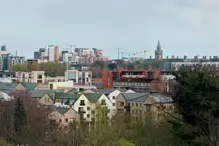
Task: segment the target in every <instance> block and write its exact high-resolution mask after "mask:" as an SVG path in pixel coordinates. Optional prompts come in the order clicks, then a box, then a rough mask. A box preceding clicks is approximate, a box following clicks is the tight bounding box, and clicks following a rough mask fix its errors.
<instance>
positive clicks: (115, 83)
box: [113, 82, 150, 88]
mask: <svg viewBox="0 0 219 146" xmlns="http://www.w3.org/2000/svg"><path fill="white" fill-rule="evenodd" d="M113 85H114V86H116V85H117V86H139V87H140V86H142V87H148V88H149V87H150V84H149V83H134V82H113Z"/></svg>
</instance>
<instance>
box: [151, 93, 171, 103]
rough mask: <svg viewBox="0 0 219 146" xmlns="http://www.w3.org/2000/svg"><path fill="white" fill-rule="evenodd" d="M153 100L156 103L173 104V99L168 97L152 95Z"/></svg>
mask: <svg viewBox="0 0 219 146" xmlns="http://www.w3.org/2000/svg"><path fill="white" fill-rule="evenodd" d="M151 98H152V99H153V100H154V102H155V103H160V104H164V103H173V99H172V98H171V97H167V96H165V95H161V94H158V93H151Z"/></svg>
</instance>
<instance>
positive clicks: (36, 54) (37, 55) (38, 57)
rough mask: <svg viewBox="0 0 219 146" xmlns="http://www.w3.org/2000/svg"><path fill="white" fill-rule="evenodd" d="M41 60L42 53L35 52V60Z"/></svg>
mask: <svg viewBox="0 0 219 146" xmlns="http://www.w3.org/2000/svg"><path fill="white" fill-rule="evenodd" d="M40 58H41V54H40V52H38V51H36V52H34V59H40Z"/></svg>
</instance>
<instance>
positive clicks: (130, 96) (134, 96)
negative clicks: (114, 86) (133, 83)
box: [122, 93, 149, 102]
mask: <svg viewBox="0 0 219 146" xmlns="http://www.w3.org/2000/svg"><path fill="white" fill-rule="evenodd" d="M122 95H123V97H124V98H125V99H126V100H127V101H133V100H134V99H136V102H137V98H140V97H141V98H143V97H148V95H149V93H122ZM141 100H143V99H141ZM139 102H140V99H139Z"/></svg>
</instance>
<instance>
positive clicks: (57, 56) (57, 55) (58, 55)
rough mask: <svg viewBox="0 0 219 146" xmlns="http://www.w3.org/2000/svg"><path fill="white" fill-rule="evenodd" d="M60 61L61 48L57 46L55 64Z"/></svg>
mask: <svg viewBox="0 0 219 146" xmlns="http://www.w3.org/2000/svg"><path fill="white" fill-rule="evenodd" d="M59 60H60V53H59V46H55V62H56V63H58V62H59Z"/></svg>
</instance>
